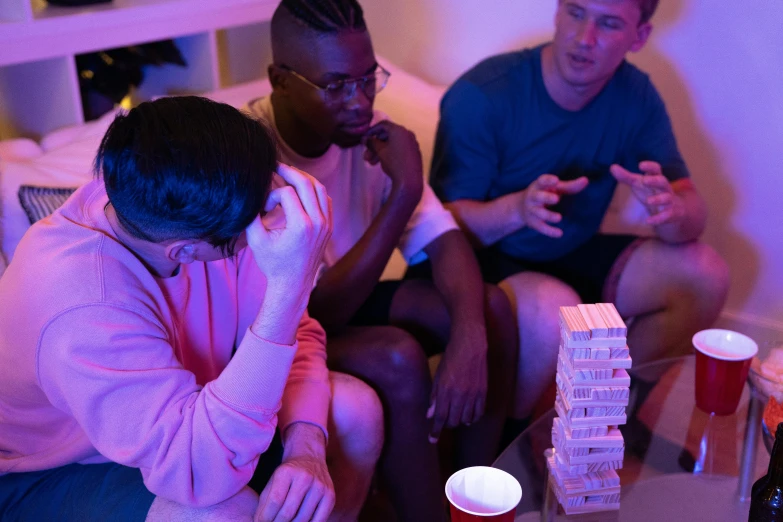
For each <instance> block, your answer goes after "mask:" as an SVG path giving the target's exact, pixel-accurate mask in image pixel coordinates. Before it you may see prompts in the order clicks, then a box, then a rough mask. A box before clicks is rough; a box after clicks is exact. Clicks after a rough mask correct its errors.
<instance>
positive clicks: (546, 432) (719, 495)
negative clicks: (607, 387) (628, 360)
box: [494, 355, 769, 522]
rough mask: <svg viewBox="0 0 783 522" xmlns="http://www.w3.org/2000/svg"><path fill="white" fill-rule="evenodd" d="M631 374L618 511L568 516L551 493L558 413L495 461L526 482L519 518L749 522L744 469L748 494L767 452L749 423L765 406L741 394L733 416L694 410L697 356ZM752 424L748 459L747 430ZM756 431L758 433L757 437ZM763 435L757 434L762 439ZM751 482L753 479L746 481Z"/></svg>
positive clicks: (534, 426) (527, 432) (763, 469)
mask: <svg viewBox="0 0 783 522" xmlns="http://www.w3.org/2000/svg"><path fill="white" fill-rule="evenodd" d="M629 373H630V374H631V394H630V403H629V405H628V408H627V416H628V422H627V424H626V425H625V426H621V431H622V433H623V437H624V439H625V458H624V462H623V468H622V469H620V470H618V471H617V472H618V474H619V475H620V480H621V484H622V493H621V499H620V511H619V512H604V513H596V514H592V515H576V516H570V517H566V516H565V515H563V514H557V500H556V499H554V496H553V495H552V493H551V492H549V491H548V489H547V468H546V460H545V457H544V451H545V450H547V449H548V448H550V447H552V442H551V440H552V436H551V429H552V419H553V418H554V417H555V416H556V413H555V412H554V409H553V410H550V411H549V412H548V413H547V414H546V415H544V416H543V417H541V418H539V419H538V420H536V421H535V422H534V423H533V424H531V425H530V426H529V427H528V428H527V429H526V430H525V431H524V432H523V433H522V434H521V435H520V436H519V437H518V438H517V439H516V440H515V441H514V442H513V443H512V444H511V445H510V446H509V447H508V448H507V449H506V450H505V451H504V452H503V453H502V454H501V455H500V456H499V457H498V459H497V460H496V461H495V463H494V467H496V468H500V469H502V470H505V471H507V472H509V473H511V474H512V475H513V476H514V477H516V478H517V480H519V482H520V484H521V485H522V501H521V502H520V504H519V507H518V508H517V518H516V520H517V521H533V520H536V521H537V520H575V519H576V520H620V521H634V522H643V521H648V520H649V521H653V520H654V521H661V520H663V521H667V522H669V521H675V520H689V521H701V520H704V521H711V522H720V521H724V520H725V521H732V522H733V521H740V520H742V521H744V520H747V519H748V510H749V507H750V504H749V502H748V501H743V500H740V498H739V495H738V491H739V489H740V476H741V473H740V471H741V468H742V467H743V466H744V468H745V469H747V470H748V471H747V473H745V474H744V476H745V480H744V486H745V490H747V489H748V484H752V483H753V481H755V480H756V479H757V478H758V477H760V476H762V475H763V474H764V473H766V468H767V464H768V462H769V453H768V452H767V450H766V449H765V448H764V446H763V442H762V440H761V436H760V430H758V429H756V427H757V426H758V423H755V427H754V426H753V425H751V424H749V423H748V413H749V411H748V410H749V408H751V409H753V410H754V415H753V417H754V418H758V416H757V415H758V413H759V412H760V405H761V403H759V402H758V401H751V400H750V393H749V390H748V387H747V386H746V387H745V390H744V391H743V395H742V399H741V400H740V405H739V407H738V408H737V411H736V412H735V413H734V415H730V416H725V417H717V416H711V415H709V414H707V413H704V412H702V411H701V410H699V409H698V408H696V405H695V397H694V377H695V358H694V357H693V356H692V355H691V356H686V357H678V358H674V359H668V360H665V361H660V362H655V363H650V364H646V365H640V366H639V367H637V368H634V369H632V370H629ZM749 426H750V427H751V431H750V435H751V437H750V438H748V448H749V449H748V450H747V455H746V456H745V459H744V460H743V444H744V442H745V439H746V436H745V435H746V429H747V428H748V427H749ZM754 430H755V433H754ZM756 434H758V436H756ZM748 481H749V482H748Z"/></svg>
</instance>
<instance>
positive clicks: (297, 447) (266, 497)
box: [255, 424, 334, 522]
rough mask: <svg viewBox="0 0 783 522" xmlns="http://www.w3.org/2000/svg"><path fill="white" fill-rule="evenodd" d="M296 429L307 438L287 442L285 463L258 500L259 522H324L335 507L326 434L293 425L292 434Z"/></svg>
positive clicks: (291, 427) (276, 471) (256, 518)
mask: <svg viewBox="0 0 783 522" xmlns="http://www.w3.org/2000/svg"><path fill="white" fill-rule="evenodd" d="M293 429H301V430H303V431H302V432H303V433H305V435H303V436H300V437H296V438H293V437H289V438H288V440H286V443H285V447H286V450H285V454H284V455H283V462H282V464H280V466H278V467H277V469H276V470H275V472H274V473H273V474H272V478H271V479H270V480H269V483H268V484H267V485H266V487H265V488H264V490H263V491H262V492H261V496H260V497H259V499H258V508H257V509H256V516H255V521H256V522H289V521H294V522H307V521H309V520H313V521H314V522H323V521H325V520H326V519H327V517H328V516H329V514H330V513H331V512H332V509H333V508H334V485H333V484H332V478H331V477H330V476H329V470H328V469H327V467H326V457H325V449H324V447H325V440H324V436H323V432H321V430H320V428H317V427H315V426H312V425H301V426H300V425H298V424H293V425H291V426H290V427H289V428H288V431H290V430H293ZM315 430H317V432H316V431H315ZM316 439H317V440H316Z"/></svg>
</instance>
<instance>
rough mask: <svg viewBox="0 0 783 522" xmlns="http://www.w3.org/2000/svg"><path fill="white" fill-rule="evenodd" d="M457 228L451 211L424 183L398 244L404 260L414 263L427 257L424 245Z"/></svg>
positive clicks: (410, 263)
mask: <svg viewBox="0 0 783 522" xmlns="http://www.w3.org/2000/svg"><path fill="white" fill-rule="evenodd" d="M458 228H459V227H458V226H457V222H456V221H454V217H453V216H452V215H451V212H449V211H448V210H446V209H445V208H443V204H442V203H441V202H440V200H439V199H438V197H437V196H436V195H435V193H434V192H433V191H432V188H430V186H429V184H427V183H425V184H424V190H423V191H422V194H421V201H419V204H418V205H417V206H416V209H415V210H414V211H413V215H411V218H410V220H408V225H407V226H406V227H405V231H404V232H403V233H402V237H400V243H399V245H398V246H399V248H400V251H401V252H402V255H403V257H405V261H407V262H408V264H409V265H415V264H416V263H420V262H422V261H424V260H425V259H427V254H426V253H425V252H424V247H426V246H427V245H429V244H430V243H431V242H432V241H433V240H435V238H437V237H438V236H440V235H441V234H443V233H445V232H448V231H449V230H457V229H458Z"/></svg>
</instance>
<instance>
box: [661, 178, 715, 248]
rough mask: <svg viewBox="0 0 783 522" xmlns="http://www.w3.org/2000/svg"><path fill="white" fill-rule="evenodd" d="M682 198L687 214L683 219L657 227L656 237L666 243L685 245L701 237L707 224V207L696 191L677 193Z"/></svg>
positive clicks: (676, 195) (680, 191)
mask: <svg viewBox="0 0 783 522" xmlns="http://www.w3.org/2000/svg"><path fill="white" fill-rule="evenodd" d="M675 197H679V198H682V202H683V207H684V209H685V214H684V216H683V217H682V219H680V220H677V221H674V222H672V223H667V224H664V225H660V226H657V227H655V233H656V235H657V236H658V237H659V238H660V239H661V240H662V241H665V242H666V243H673V244H677V243H685V242H688V241H694V240H696V239H698V238H699V236H701V234H702V233H703V232H704V228H705V226H706V224H707V206H706V205H705V204H704V200H703V199H702V198H701V196H699V194H698V192H696V190H694V189H690V188H688V189H684V190H679V191H675Z"/></svg>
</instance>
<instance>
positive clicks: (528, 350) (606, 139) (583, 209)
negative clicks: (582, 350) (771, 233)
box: [431, 0, 728, 418]
mask: <svg viewBox="0 0 783 522" xmlns="http://www.w3.org/2000/svg"><path fill="white" fill-rule="evenodd" d="M657 3H658V2H657V0H612V1H609V0H559V2H558V7H557V14H556V18H555V36H554V39H553V41H552V42H551V43H548V44H546V45H543V46H541V47H537V48H534V49H527V50H523V51H519V52H514V53H509V54H504V55H500V56H495V57H492V58H489V59H487V60H485V61H484V62H482V63H480V64H478V65H477V66H476V67H474V68H473V69H472V70H470V71H468V72H467V73H465V74H464V75H463V76H462V77H461V78H460V79H459V80H457V82H456V83H455V84H454V85H453V86H452V87H451V88H450V89H449V92H448V93H447V94H446V96H445V97H444V99H443V102H442V105H441V121H440V125H439V127H438V134H437V139H436V144H435V155H434V158H433V165H432V177H431V183H432V186H433V187H434V189H435V192H436V193H437V195H438V196H440V197H441V199H442V200H443V201H446V202H449V204H448V205H447V206H448V208H449V209H450V210H451V211H452V212H453V213H454V215H455V216H456V217H457V220H458V221H459V222H460V224H461V226H462V227H463V229H464V230H465V231H466V233H467V234H468V235H469V236H470V237H471V239H472V240H473V241H474V244H475V246H476V247H477V248H478V249H480V250H479V252H478V255H479V258H480V262H481V265H482V270H483V272H484V277H485V279H487V280H488V281H489V282H493V283H499V282H502V283H501V287H502V288H503V289H504V290H505V291H506V293H507V294H508V295H509V298H510V299H511V300H512V303H513V304H514V306H515V308H516V312H517V317H518V322H519V328H520V339H521V341H520V342H521V344H522V346H521V348H522V349H521V350H520V360H519V376H518V378H519V382H520V386H518V387H517V389H518V392H517V393H518V395H517V397H516V400H515V406H514V409H515V411H513V412H512V414H513V415H514V416H515V417H518V418H523V417H525V416H528V415H530V414H531V413H532V411H533V408H534V406H535V404H536V402H537V401H538V400H539V399H540V398H541V397H542V395H543V393H544V391H545V390H546V388H547V387H548V386H549V385H551V383H552V382H553V380H554V375H555V370H556V366H557V364H556V362H557V350H558V341H559V327H558V315H557V311H558V307H560V306H565V305H574V304H576V303H579V302H602V301H607V302H613V303H615V304H616V306H617V309H618V310H619V312H620V313H621V314H622V316H623V317H625V318H629V317H633V318H634V320H633V324H632V327H631V329H630V332H629V334H628V335H629V341H628V344H629V346H630V348H631V353H632V355H633V357H634V363H635V364H638V363H640V362H644V361H648V360H650V359H653V358H657V357H661V356H664V355H668V354H671V353H674V352H675V351H676V350H677V349H681V348H683V347H687V346H688V339H689V338H690V336H691V335H692V334H693V333H695V332H696V331H698V330H699V329H702V328H706V327H709V326H710V325H711V324H712V323H713V321H714V320H715V319H716V318H717V316H718V313H719V312H720V310H721V308H722V306H723V303H724V301H725V298H726V293H727V288H728V269H727V267H726V264H725V262H724V261H723V260H722V259H721V258H720V256H719V255H718V254H717V253H716V252H715V251H714V250H713V249H711V248H710V247H708V246H706V245H704V244H702V243H698V242H696V240H697V238H698V237H699V236H700V235H701V233H702V231H703V230H704V225H705V219H706V211H705V206H704V202H703V201H702V199H701V197H700V196H699V194H698V193H697V191H696V189H695V187H694V185H693V183H692V182H691V180H690V177H689V173H688V169H687V167H686V166H685V162H684V161H683V159H682V157H681V155H680V152H679V150H678V149H677V143H676V140H675V138H674V135H673V132H672V128H671V123H670V121H669V117H668V115H667V113H666V109H665V107H664V103H663V101H662V100H661V98H660V96H659V95H658V92H657V91H656V89H655V87H654V86H653V85H652V83H651V82H650V80H649V78H648V77H647V75H646V74H644V73H642V72H641V71H640V70H639V69H637V68H636V67H634V66H633V65H631V64H629V63H627V62H626V61H625V54H626V53H627V52H629V51H631V52H635V51H639V50H640V49H641V48H642V47H643V46H644V44H645V43H646V41H647V39H648V37H649V35H650V32H651V30H652V25H651V24H650V21H649V20H650V17H651V16H652V13H653V11H654V10H655V7H656V5H657ZM618 182H619V183H624V184H627V185H630V186H631V187H632V192H633V194H634V196H635V197H636V198H637V199H639V200H640V201H641V202H642V203H643V204H644V206H645V208H646V209H647V212H648V213H649V217H648V219H647V222H648V224H650V225H652V227H653V230H654V232H655V234H654V236H655V237H654V238H646V239H641V238H638V237H634V236H621V235H602V234H600V233H599V232H598V230H599V226H600V224H601V221H602V219H603V217H604V214H605V213H606V210H607V208H608V206H609V203H610V200H611V199H612V195H613V193H614V190H615V187H616V185H617V183H618Z"/></svg>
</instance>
